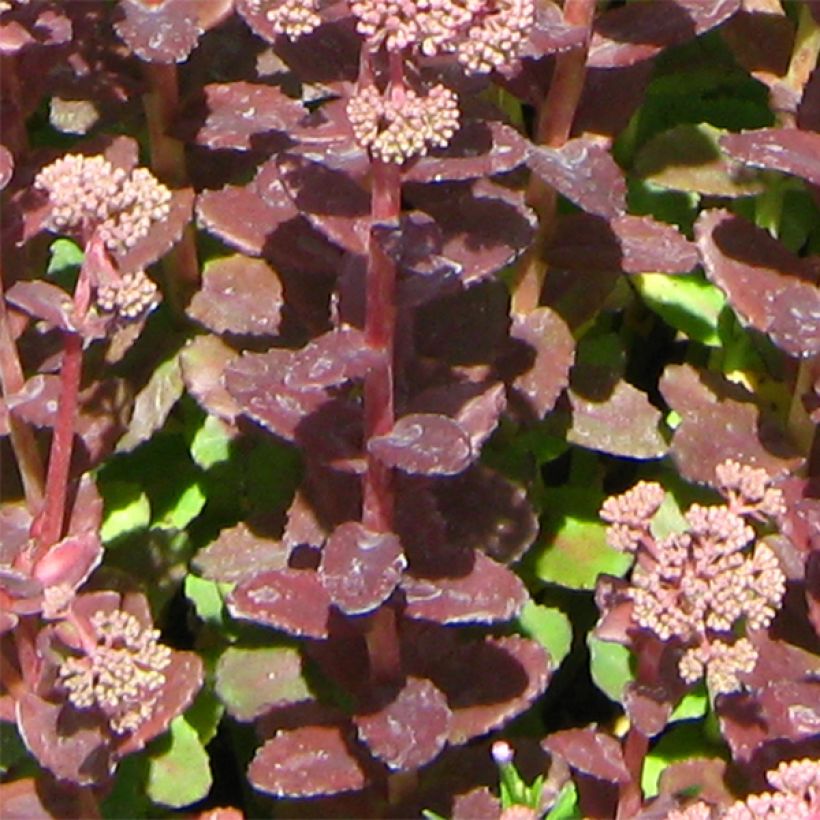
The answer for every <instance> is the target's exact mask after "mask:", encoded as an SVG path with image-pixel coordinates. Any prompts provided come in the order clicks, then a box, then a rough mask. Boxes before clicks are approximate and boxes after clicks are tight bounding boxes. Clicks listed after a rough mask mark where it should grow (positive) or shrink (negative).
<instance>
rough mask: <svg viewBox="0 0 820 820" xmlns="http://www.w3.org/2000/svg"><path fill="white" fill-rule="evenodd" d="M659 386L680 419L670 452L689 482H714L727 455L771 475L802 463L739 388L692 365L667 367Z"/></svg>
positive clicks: (792, 468) (789, 470)
mask: <svg viewBox="0 0 820 820" xmlns="http://www.w3.org/2000/svg"><path fill="white" fill-rule="evenodd" d="M659 386H660V390H661V393H662V394H663V397H664V399H666V402H667V404H669V406H670V407H671V408H672V409H673V410H675V411H676V412H677V413H678V414H679V415H680V416H681V417H682V421H681V423H680V425H679V426H678V428H677V429H676V430H675V434H674V437H673V439H672V455H673V457H674V459H675V463H676V464H677V466H678V469H679V470H680V472H681V475H682V476H683V477H684V478H686V479H688V480H689V481H698V482H703V483H713V482H714V480H715V468H716V467H717V465H718V464H720V463H721V462H722V461H725V460H726V459H734V460H735V461H739V462H740V463H741V464H748V465H749V466H751V467H762V468H763V469H764V470H766V472H767V473H769V475H771V476H776V475H780V474H782V473H788V472H792V471H793V470H795V469H797V468H798V467H799V466H800V464H801V463H802V459H800V458H798V457H795V456H794V455H793V452H794V451H793V449H792V448H791V447H790V446H789V445H788V444H787V442H786V441H785V440H784V438H783V436H782V434H780V433H779V432H778V431H777V430H775V429H772V428H771V426H768V425H763V424H761V420H760V411H759V409H758V407H757V406H756V405H755V404H753V403H751V396H749V395H748V394H744V393H743V391H741V390H740V389H738V388H736V386H730V385H728V384H725V383H720V382H717V381H716V380H714V379H713V380H711V381H710V380H709V377H708V376H706V375H705V374H699V373H698V371H696V370H695V369H694V368H693V367H691V366H689V365H669V366H668V367H667V368H666V370H665V371H664V374H663V376H662V377H661V380H660V385H659ZM738 399H740V400H738Z"/></svg>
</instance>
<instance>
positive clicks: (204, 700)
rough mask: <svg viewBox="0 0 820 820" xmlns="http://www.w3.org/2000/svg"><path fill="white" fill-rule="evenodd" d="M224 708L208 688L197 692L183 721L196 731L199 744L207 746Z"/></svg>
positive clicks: (223, 712) (217, 726)
mask: <svg viewBox="0 0 820 820" xmlns="http://www.w3.org/2000/svg"><path fill="white" fill-rule="evenodd" d="M224 714H225V706H224V704H223V703H222V701H221V700H219V698H218V697H217V696H216V695H215V694H214V692H213V691H212V690H211V689H210V688H209V687H203V688H202V689H200V690H199V694H198V695H197V696H196V699H195V700H194V702H193V703H192V704H191V705H190V706H189V707H188V709H187V710H186V712H185V720H186V721H187V722H188V723H189V724H190V725H191V726H192V727H193V728H194V729H195V730H196V733H197V735H199V742H200V743H201V744H202V745H203V746H207V745H208V744H209V743H210V742H211V741H212V740H213V738H214V736H215V735H216V730H217V729H218V728H219V721H220V720H222V715H224Z"/></svg>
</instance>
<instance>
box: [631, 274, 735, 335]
mask: <svg viewBox="0 0 820 820" xmlns="http://www.w3.org/2000/svg"><path fill="white" fill-rule="evenodd" d="M630 281H631V282H634V283H635V286H636V287H637V289H638V291H639V292H640V294H641V296H642V297H643V300H644V302H646V304H647V305H648V306H649V308H651V309H652V310H653V311H654V312H655V313H657V314H658V316H660V317H661V318H662V319H663V320H664V321H665V322H666V323H667V324H668V325H671V326H672V327H674V328H675V329H676V330H680V331H681V332H682V333H685V334H686V335H687V336H688V337H689V338H690V339H693V340H694V341H696V342H700V343H701V344H704V345H708V346H709V347H720V346H721V338H720V333H719V325H718V320H719V317H720V314H721V311H722V310H723V309H724V307H725V306H726V297H725V296H724V295H723V292H722V291H721V290H720V289H719V288H716V287H715V286H714V285H712V284H711V283H709V282H707V281H706V280H705V279H704V278H703V276H702V275H700V274H697V273H694V274H687V275H685V276H668V275H666V274H663V273H642V274H639V275H637V276H633V277H632V278H631V279H630Z"/></svg>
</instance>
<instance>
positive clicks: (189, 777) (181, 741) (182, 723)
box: [145, 715, 212, 809]
mask: <svg viewBox="0 0 820 820" xmlns="http://www.w3.org/2000/svg"><path fill="white" fill-rule="evenodd" d="M149 761H150V762H149V764H148V780H147V783H146V784H145V788H146V792H147V794H148V796H149V797H150V798H151V800H153V801H154V802H155V803H159V804H160V805H163V806H169V807H171V808H175V809H178V808H181V807H182V806H188V805H190V804H191V803H196V801H197V800H201V799H202V798H203V797H205V796H206V795H207V794H208V792H209V791H210V789H211V782H212V777H211V768H210V765H209V762H208V754H207V752H206V751H205V749H204V747H203V746H202V743H201V741H200V739H199V735H197V732H196V729H194V728H193V727H192V726H191V724H190V723H188V722H187V721H186V720H185V718H184V717H183V716H181V715H180V717H178V718H176V719H175V720H174V721H172V722H171V727H170V733H169V736H168V738H167V740H166V739H163V740H162V741H160V742H159V743H158V744H157V745H156V747H154V748H153V749H152V750H151V753H150V756H149Z"/></svg>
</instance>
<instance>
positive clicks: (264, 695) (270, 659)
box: [214, 646, 313, 721]
mask: <svg viewBox="0 0 820 820" xmlns="http://www.w3.org/2000/svg"><path fill="white" fill-rule="evenodd" d="M214 686H215V688H216V693H217V694H218V695H219V697H220V698H221V699H222V702H223V703H224V704H225V705H226V706H227V708H228V712H229V713H230V714H231V716H232V717H234V718H236V719H237V720H241V721H248V720H253V719H254V718H256V717H258V716H259V715H261V714H263V713H264V712H265V711H267V710H268V708H269V707H271V706H279V705H283V704H289V703H299V702H301V701H305V700H311V699H312V698H313V694H312V692H311V690H310V687H309V686H308V683H307V681H306V680H305V677H304V672H303V669H302V657H301V655H300V654H299V650H298V649H295V648H293V647H290V646H271V647H261V646H259V647H249V648H243V647H238V646H230V647H228V648H227V649H226V650H225V651H224V652H223V653H222V655H221V656H220V658H219V662H218V663H217V666H216V680H215V683H214Z"/></svg>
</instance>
